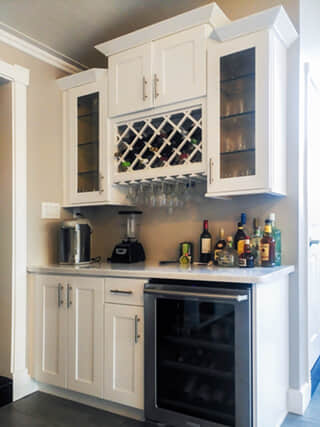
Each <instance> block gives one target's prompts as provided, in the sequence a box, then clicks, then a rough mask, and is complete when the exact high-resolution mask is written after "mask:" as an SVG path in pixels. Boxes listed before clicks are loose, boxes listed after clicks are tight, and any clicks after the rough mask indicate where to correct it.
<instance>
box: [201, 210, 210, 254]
mask: <svg viewBox="0 0 320 427" xmlns="http://www.w3.org/2000/svg"><path fill="white" fill-rule="evenodd" d="M208 226H209V223H208V220H207V219H205V220H204V221H203V231H202V233H201V235H200V262H209V261H210V260H211V234H210V233H209V230H208Z"/></svg>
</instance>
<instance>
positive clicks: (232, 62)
mask: <svg viewBox="0 0 320 427" xmlns="http://www.w3.org/2000/svg"><path fill="white" fill-rule="evenodd" d="M255 62H256V61H255V48H254V47H253V48H250V49H246V50H242V51H240V52H236V53H232V54H229V55H226V56H223V57H221V58H220V179H228V178H238V177H249V176H253V175H255V174H256V140H255V121H256V120H255V119H256V118H255V108H256V107H255V84H256V78H255Z"/></svg>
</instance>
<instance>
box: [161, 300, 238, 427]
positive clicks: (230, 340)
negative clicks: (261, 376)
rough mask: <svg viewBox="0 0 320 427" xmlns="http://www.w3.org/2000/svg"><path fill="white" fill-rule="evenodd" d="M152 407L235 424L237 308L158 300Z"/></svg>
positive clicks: (229, 305)
mask: <svg viewBox="0 0 320 427" xmlns="http://www.w3.org/2000/svg"><path fill="white" fill-rule="evenodd" d="M156 316H157V318H156V325H157V326H156V328H157V330H156V337H157V338H156V340H157V342H156V348H157V354H156V378H157V380H156V405H157V407H158V408H163V409H167V410H170V411H174V412H176V413H177V412H178V413H181V414H186V415H190V416H193V417H196V418H199V419H203V420H210V421H213V422H216V423H221V424H223V425H228V426H234V425H235V306H234V305H233V304H230V303H222V302H219V303H218V302H213V301H205V300H203V301H201V300H196V299H195V300H191V299H185V300H183V299H173V298H158V299H157V300H156Z"/></svg>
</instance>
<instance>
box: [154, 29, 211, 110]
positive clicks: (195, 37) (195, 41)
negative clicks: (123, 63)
mask: <svg viewBox="0 0 320 427" xmlns="http://www.w3.org/2000/svg"><path fill="white" fill-rule="evenodd" d="M153 57H154V70H153V73H154V75H153V78H154V85H155V86H154V97H155V105H165V104H169V103H172V102H179V101H183V100H187V99H190V98H196V97H199V96H203V95H205V94H206V40H205V29H204V27H201V28H194V29H191V30H188V31H183V32H181V33H178V34H174V35H172V36H169V37H165V38H163V39H160V40H158V41H156V42H154V55H153Z"/></svg>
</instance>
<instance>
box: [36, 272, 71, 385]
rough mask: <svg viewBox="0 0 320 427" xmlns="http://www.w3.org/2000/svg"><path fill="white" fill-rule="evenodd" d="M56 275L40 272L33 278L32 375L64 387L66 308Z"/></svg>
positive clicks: (42, 380) (39, 379)
mask: <svg viewBox="0 0 320 427" xmlns="http://www.w3.org/2000/svg"><path fill="white" fill-rule="evenodd" d="M59 284H60V285H61V279H59V277H47V276H39V277H38V278H37V282H36V303H35V307H37V312H36V319H37V321H36V351H35V366H34V372H35V377H36V379H37V380H38V381H40V382H45V383H47V384H52V385H55V386H59V387H65V355H66V354H65V350H66V349H65V338H66V337H65V335H64V330H65V327H66V320H67V319H66V311H65V308H64V304H65V303H64V302H63V303H62V300H63V289H61V298H60V304H59V299H58V298H59Z"/></svg>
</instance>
